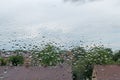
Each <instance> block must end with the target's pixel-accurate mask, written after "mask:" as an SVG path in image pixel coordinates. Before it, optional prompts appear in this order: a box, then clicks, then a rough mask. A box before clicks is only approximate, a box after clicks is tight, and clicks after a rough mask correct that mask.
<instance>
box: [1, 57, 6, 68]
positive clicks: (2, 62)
mask: <svg viewBox="0 0 120 80" xmlns="http://www.w3.org/2000/svg"><path fill="white" fill-rule="evenodd" d="M6 65H7V60H5V59H4V58H0V66H6Z"/></svg>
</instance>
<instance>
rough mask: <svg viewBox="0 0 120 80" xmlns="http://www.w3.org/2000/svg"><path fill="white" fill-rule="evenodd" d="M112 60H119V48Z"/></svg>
mask: <svg viewBox="0 0 120 80" xmlns="http://www.w3.org/2000/svg"><path fill="white" fill-rule="evenodd" d="M113 60H114V61H115V62H120V50H119V51H118V52H116V53H115V54H114V55H113Z"/></svg>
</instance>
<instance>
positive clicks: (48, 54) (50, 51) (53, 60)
mask: <svg viewBox="0 0 120 80" xmlns="http://www.w3.org/2000/svg"><path fill="white" fill-rule="evenodd" d="M33 56H34V57H33V58H34V59H35V60H36V61H37V60H39V63H40V64H41V65H42V66H55V65H57V64H58V63H60V62H61V61H62V59H61V58H60V49H59V48H57V47H55V46H53V45H50V44H47V45H46V46H45V47H44V48H43V49H42V50H41V51H39V52H38V53H36V54H34V55H33ZM37 62H38V61H37Z"/></svg>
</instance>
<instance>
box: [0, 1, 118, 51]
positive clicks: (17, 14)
mask: <svg viewBox="0 0 120 80" xmlns="http://www.w3.org/2000/svg"><path fill="white" fill-rule="evenodd" d="M119 21H120V1H119V0H96V1H92V2H90V1H89V0H86V2H85V3H82V2H80V1H77V2H72V0H67V1H65V2H64V0H0V39H1V40H0V43H1V45H2V46H1V48H8V46H10V44H9V45H8V44H7V42H9V41H10V40H15V39H17V40H23V41H26V42H29V41H28V40H31V41H36V42H37V41H40V40H41V39H42V36H46V37H47V39H49V40H51V41H53V40H55V41H57V42H61V43H62V42H63V43H67V42H68V41H75V44H77V41H79V40H83V41H85V42H86V43H91V42H94V43H98V42H102V44H104V45H105V46H107V47H110V48H113V49H119V48H120V22H119ZM5 43H6V44H7V45H5ZM3 45H4V46H3Z"/></svg>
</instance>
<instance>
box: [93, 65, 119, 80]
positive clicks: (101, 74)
mask: <svg viewBox="0 0 120 80" xmlns="http://www.w3.org/2000/svg"><path fill="white" fill-rule="evenodd" d="M94 70H95V74H96V78H97V80H120V65H96V66H95V67H94Z"/></svg>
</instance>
